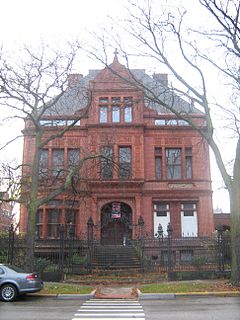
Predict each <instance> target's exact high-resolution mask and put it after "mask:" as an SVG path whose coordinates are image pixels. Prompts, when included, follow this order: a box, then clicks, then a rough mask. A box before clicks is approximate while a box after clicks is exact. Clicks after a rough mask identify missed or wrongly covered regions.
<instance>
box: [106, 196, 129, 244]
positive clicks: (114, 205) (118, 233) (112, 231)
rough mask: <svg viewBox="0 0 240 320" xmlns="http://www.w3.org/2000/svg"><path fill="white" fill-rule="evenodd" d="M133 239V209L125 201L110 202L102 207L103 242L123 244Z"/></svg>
mask: <svg viewBox="0 0 240 320" xmlns="http://www.w3.org/2000/svg"><path fill="white" fill-rule="evenodd" d="M129 239H132V209H131V207H130V206H129V205H128V204H126V203H124V202H110V203H107V204H105V205H104V206H103V207H102V209H101V243H102V244H104V245H107V244H109V245H123V244H125V242H126V241H127V240H129Z"/></svg>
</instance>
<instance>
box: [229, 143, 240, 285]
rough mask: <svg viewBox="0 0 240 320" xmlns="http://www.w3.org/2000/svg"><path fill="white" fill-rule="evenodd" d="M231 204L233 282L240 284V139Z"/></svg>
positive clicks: (231, 191)
mask: <svg viewBox="0 0 240 320" xmlns="http://www.w3.org/2000/svg"><path fill="white" fill-rule="evenodd" d="M229 194H230V205H231V245H232V272H231V282H232V284H234V285H238V286H240V139H239V140H238V143H237V148H236V157H235V162H234V170H233V180H232V187H231V190H230V192H229Z"/></svg>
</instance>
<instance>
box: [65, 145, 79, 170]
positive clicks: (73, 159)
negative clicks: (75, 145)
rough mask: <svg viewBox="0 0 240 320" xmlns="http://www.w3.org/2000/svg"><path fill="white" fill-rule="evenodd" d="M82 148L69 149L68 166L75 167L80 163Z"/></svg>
mask: <svg viewBox="0 0 240 320" xmlns="http://www.w3.org/2000/svg"><path fill="white" fill-rule="evenodd" d="M79 160H80V149H68V166H69V167H74V166H75V165H77V164H78V163H79Z"/></svg>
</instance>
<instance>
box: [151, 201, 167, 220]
mask: <svg viewBox="0 0 240 320" xmlns="http://www.w3.org/2000/svg"><path fill="white" fill-rule="evenodd" d="M154 212H155V214H156V216H157V217H167V215H168V213H169V204H166V203H160V202H157V203H155V204H154Z"/></svg>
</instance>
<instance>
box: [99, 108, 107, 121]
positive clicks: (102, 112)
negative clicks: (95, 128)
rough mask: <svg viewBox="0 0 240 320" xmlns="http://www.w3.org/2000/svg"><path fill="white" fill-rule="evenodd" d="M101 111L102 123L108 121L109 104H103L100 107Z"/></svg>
mask: <svg viewBox="0 0 240 320" xmlns="http://www.w3.org/2000/svg"><path fill="white" fill-rule="evenodd" d="M99 112H100V117H99V119H100V123H106V122H107V120H108V107H107V106H101V107H100V108H99Z"/></svg>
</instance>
